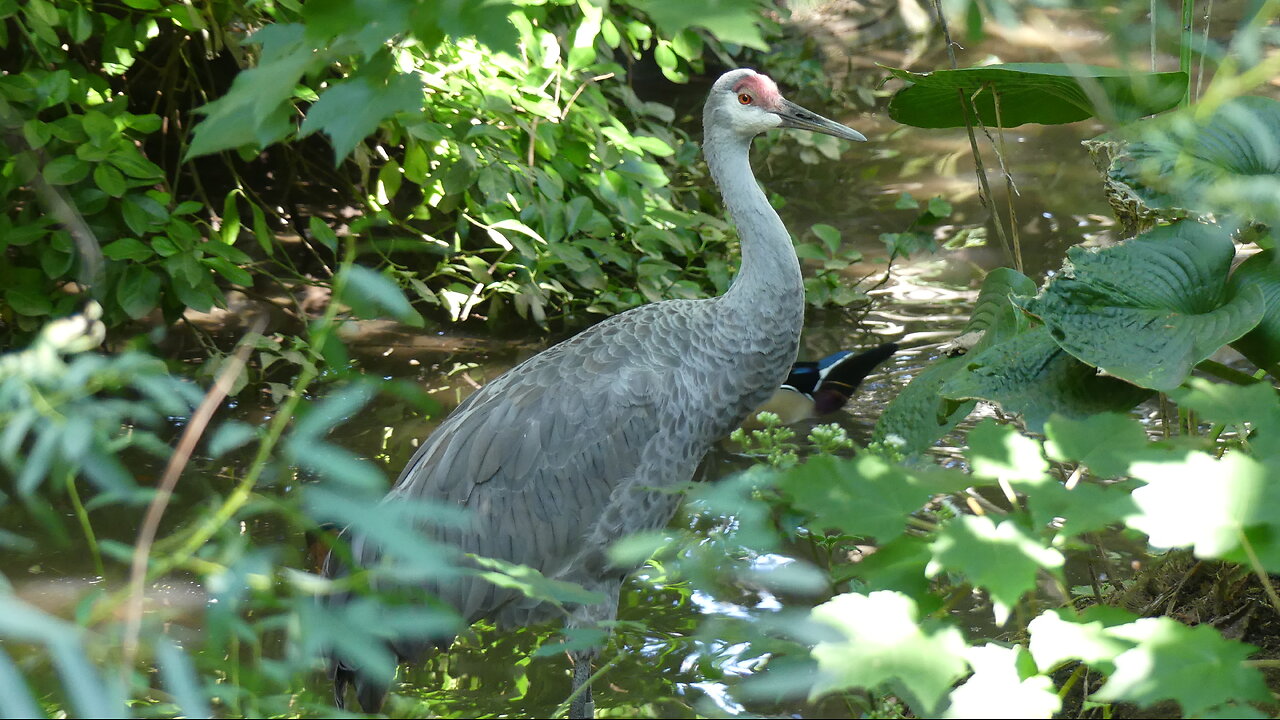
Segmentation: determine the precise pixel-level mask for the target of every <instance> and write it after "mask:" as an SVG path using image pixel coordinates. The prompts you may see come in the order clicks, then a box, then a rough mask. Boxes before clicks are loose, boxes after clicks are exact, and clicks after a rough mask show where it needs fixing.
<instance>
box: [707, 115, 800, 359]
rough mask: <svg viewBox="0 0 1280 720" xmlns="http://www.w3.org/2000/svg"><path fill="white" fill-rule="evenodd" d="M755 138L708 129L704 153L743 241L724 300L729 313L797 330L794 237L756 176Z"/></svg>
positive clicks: (797, 267)
mask: <svg viewBox="0 0 1280 720" xmlns="http://www.w3.org/2000/svg"><path fill="white" fill-rule="evenodd" d="M750 149H751V139H750V138H743V137H741V136H740V135H738V134H737V133H734V132H733V131H731V130H727V129H723V128H722V127H721V126H718V125H710V126H709V127H707V128H706V129H705V137H704V143H703V152H704V154H705V155H706V158H707V166H708V167H710V168H711V176H712V177H713V178H714V179H715V181H716V185H718V186H719V187H720V192H721V194H722V195H723V196H724V203H725V206H726V207H728V209H729V215H730V216H731V217H732V218H733V221H734V223H735V224H736V225H737V226H738V236H739V237H740V238H741V239H742V268H741V269H740V271H739V272H738V276H737V277H736V278H734V281H733V285H732V286H731V287H730V288H729V291H728V292H726V293H725V294H724V295H723V296H722V297H721V298H720V303H721V308H722V309H723V310H724V311H726V312H735V313H737V312H741V313H744V314H745V315H747V316H748V317H750V316H756V317H759V318H761V319H762V320H766V321H773V322H766V323H765V324H774V323H780V324H783V325H794V328H795V333H796V336H797V337H798V336H799V332H800V325H801V323H802V322H803V319H804V284H803V279H802V278H801V276H800V262H799V260H797V259H796V252H795V248H793V247H792V245H791V236H790V234H788V233H787V228H786V227H785V226H784V225H783V224H782V219H781V218H779V217H778V213H776V212H775V211H774V209H773V208H772V207H770V205H769V200H768V198H766V197H765V194H764V191H762V190H761V189H760V186H759V185H757V184H756V178H755V175H753V174H752V172H751V161H750Z"/></svg>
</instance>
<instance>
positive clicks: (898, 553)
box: [832, 535, 942, 613]
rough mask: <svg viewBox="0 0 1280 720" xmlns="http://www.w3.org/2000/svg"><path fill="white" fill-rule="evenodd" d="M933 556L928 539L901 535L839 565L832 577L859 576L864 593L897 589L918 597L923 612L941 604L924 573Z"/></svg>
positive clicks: (930, 610) (846, 577)
mask: <svg viewBox="0 0 1280 720" xmlns="http://www.w3.org/2000/svg"><path fill="white" fill-rule="evenodd" d="M932 557H933V554H932V553H931V552H929V541H928V540H927V539H926V538H923V537H920V536H917V535H900V536H898V537H896V538H894V539H893V540H890V541H889V542H887V543H877V548H876V551H875V552H873V553H871V554H870V555H866V556H864V557H863V558H862V559H861V560H860V561H858V562H856V563H852V564H847V565H840V566H837V567H836V568H835V570H833V571H832V573H833V577H832V580H833V581H837V582H843V581H846V580H849V579H851V578H858V579H859V580H861V582H862V587H860V588H859V589H860V590H863V591H864V592H873V591H876V590H895V591H897V592H900V593H903V594H905V595H907V596H909V597H913V598H916V599H917V602H918V603H920V604H921V607H920V611H921V612H922V613H931V612H934V611H936V610H937V609H938V608H939V607H941V606H942V600H941V598H939V597H938V596H937V595H935V594H933V593H931V592H930V591H929V588H930V585H931V584H932V581H931V580H930V579H929V577H928V576H927V575H925V568H927V567H928V566H929V561H930V560H931V559H932Z"/></svg>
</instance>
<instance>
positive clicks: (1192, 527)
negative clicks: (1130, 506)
mask: <svg viewBox="0 0 1280 720" xmlns="http://www.w3.org/2000/svg"><path fill="white" fill-rule="evenodd" d="M1129 472H1130V473H1131V474H1132V475H1133V476H1134V477H1135V478H1138V479H1140V480H1143V481H1145V482H1146V483H1147V484H1146V485H1145V486H1144V487H1140V488H1138V489H1137V490H1134V491H1133V493H1132V497H1133V501H1134V502H1135V503H1137V506H1138V512H1137V513H1135V514H1133V515H1130V516H1129V517H1128V518H1127V520H1128V523H1129V526H1130V527H1132V528H1134V529H1136V530H1141V531H1142V532H1145V533H1146V534H1147V536H1148V537H1149V538H1150V539H1151V544H1152V545H1155V546H1157V547H1182V546H1188V545H1190V546H1194V547H1195V553H1196V556H1197V557H1202V558H1222V559H1231V560H1245V559H1246V558H1244V552H1243V550H1242V548H1241V539H1242V538H1246V537H1247V538H1248V539H1249V540H1250V541H1251V542H1252V543H1253V545H1254V550H1255V551H1256V552H1257V554H1258V557H1259V558H1260V559H1261V561H1262V564H1263V565H1264V566H1265V567H1267V568H1268V569H1269V570H1273V571H1274V570H1280V518H1277V517H1276V516H1275V513H1274V512H1272V509H1273V508H1275V507H1276V506H1277V504H1278V503H1280V483H1276V482H1273V479H1274V478H1275V477H1276V475H1275V468H1273V467H1269V466H1267V465H1264V464H1263V463H1260V462H1258V461H1257V460H1254V459H1253V458H1251V457H1249V456H1247V455H1244V454H1241V453H1238V452H1236V453H1228V454H1227V455H1224V456H1223V457H1222V459H1220V460H1219V459H1217V458H1215V457H1213V456H1212V455H1209V454H1206V453H1202V452H1192V453H1185V454H1181V455H1178V456H1176V457H1171V458H1170V459H1168V460H1163V461H1160V460H1152V461H1144V462H1136V463H1134V464H1133V466H1132V467H1131V468H1130V470H1129ZM1205 478H1213V479H1214V483H1213V492H1205V491H1204V483H1205ZM1247 530H1248V531H1250V532H1247V533H1246V531H1247Z"/></svg>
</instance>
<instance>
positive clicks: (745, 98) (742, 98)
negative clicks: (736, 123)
mask: <svg viewBox="0 0 1280 720" xmlns="http://www.w3.org/2000/svg"><path fill="white" fill-rule="evenodd" d="M738 102H740V103H742V104H743V105H750V104H751V96H750V95H748V94H746V93H742V94H740V95H738Z"/></svg>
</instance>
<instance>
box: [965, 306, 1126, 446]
mask: <svg viewBox="0 0 1280 720" xmlns="http://www.w3.org/2000/svg"><path fill="white" fill-rule="evenodd" d="M965 359H966V360H967V362H966V363H965V367H964V369H963V370H962V371H961V372H958V373H957V374H956V375H954V376H953V377H952V378H951V379H950V380H948V381H947V382H946V383H944V384H943V385H942V388H941V393H942V396H943V397H947V398H951V399H953V400H990V401H993V402H996V403H999V404H1000V407H1002V408H1003V409H1004V410H1005V411H1007V412H1011V413H1017V414H1020V415H1022V418H1023V421H1024V422H1026V424H1027V428H1029V429H1030V430H1032V431H1033V432H1042V431H1043V429H1044V423H1045V421H1046V420H1048V419H1049V416H1050V415H1051V414H1053V413H1055V412H1056V413H1058V414H1060V415H1064V416H1066V417H1069V418H1076V419H1081V418H1087V417H1089V416H1091V415H1093V414H1095V413H1100V412H1107V411H1111V410H1119V411H1123V410H1128V409H1129V408H1131V407H1133V406H1134V405H1137V404H1138V403H1140V402H1142V401H1143V400H1144V399H1146V398H1147V396H1149V395H1150V394H1151V391H1150V390H1147V389H1145V388H1140V387H1136V386H1134V385H1130V384H1129V383H1127V382H1124V381H1123V380H1117V379H1116V378H1113V377H1107V376H1104V375H1098V370H1097V369H1096V368H1094V367H1092V366H1090V365H1086V364H1084V363H1082V362H1080V361H1079V360H1077V359H1076V358H1074V357H1072V356H1071V355H1070V354H1069V353H1067V352H1066V351H1065V350H1063V349H1062V348H1061V347H1060V346H1059V345H1058V343H1056V342H1054V340H1053V337H1052V336H1051V335H1050V331H1049V328H1048V327H1046V326H1043V325H1042V326H1040V327H1038V328H1036V329H1034V330H1030V331H1027V332H1024V333H1022V334H1020V335H1016V336H1014V337H1013V338H1011V339H1009V340H1006V341H1004V342H1002V343H999V344H997V345H993V346H992V347H990V348H987V349H986V350H983V351H982V352H980V353H976V354H974V353H970V354H969V355H967V356H966V357H965Z"/></svg>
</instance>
